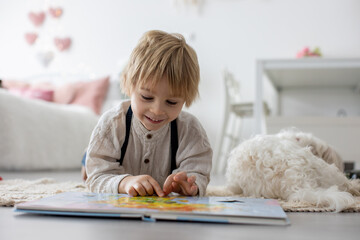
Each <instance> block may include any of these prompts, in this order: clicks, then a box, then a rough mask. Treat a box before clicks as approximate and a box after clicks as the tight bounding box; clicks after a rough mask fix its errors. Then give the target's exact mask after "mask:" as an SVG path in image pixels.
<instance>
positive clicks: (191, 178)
mask: <svg viewBox="0 0 360 240" xmlns="http://www.w3.org/2000/svg"><path fill="white" fill-rule="evenodd" d="M195 181H196V176H190V177H188V179H187V182H188V183H190V184H193V183H195Z"/></svg>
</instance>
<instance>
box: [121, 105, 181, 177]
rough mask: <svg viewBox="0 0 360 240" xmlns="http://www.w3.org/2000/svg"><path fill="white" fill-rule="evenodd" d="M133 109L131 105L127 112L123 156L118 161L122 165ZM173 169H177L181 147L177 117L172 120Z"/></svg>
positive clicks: (122, 147)
mask: <svg viewBox="0 0 360 240" xmlns="http://www.w3.org/2000/svg"><path fill="white" fill-rule="evenodd" d="M132 114H133V112H132V109H131V106H130V107H129V109H128V111H127V113H126V135H125V141H124V143H123V145H122V146H121V156H120V159H118V160H117V161H118V162H119V163H120V165H122V163H123V161H124V157H125V153H126V148H127V145H128V143H129V136H130V127H131V119H132ZM170 137H171V143H170V144H171V171H170V173H172V171H173V170H175V169H176V152H177V149H178V147H179V142H178V132H177V125H176V119H175V120H173V121H172V122H171V134H170Z"/></svg>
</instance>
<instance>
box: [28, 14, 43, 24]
mask: <svg viewBox="0 0 360 240" xmlns="http://www.w3.org/2000/svg"><path fill="white" fill-rule="evenodd" d="M29 19H30V21H31V22H32V23H33V24H34V25H35V26H37V27H38V26H40V25H41V24H43V22H44V20H45V13H44V12H39V13H34V12H30V13H29Z"/></svg>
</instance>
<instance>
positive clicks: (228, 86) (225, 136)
mask: <svg viewBox="0 0 360 240" xmlns="http://www.w3.org/2000/svg"><path fill="white" fill-rule="evenodd" d="M223 81H224V83H225V114H224V119H223V126H222V130H221V138H220V144H219V149H218V153H217V157H216V161H215V164H214V168H213V172H214V173H217V174H223V173H224V172H225V169H226V164H227V158H228V156H229V153H230V152H231V150H232V149H233V148H234V147H235V146H236V145H237V144H238V143H239V140H240V136H241V132H242V120H243V119H244V118H246V117H252V116H253V108H254V104H253V102H242V101H241V94H240V85H239V82H238V81H236V80H235V79H234V76H233V74H231V73H230V72H229V71H227V70H224V72H223ZM264 111H265V114H266V115H268V114H269V113H270V111H269V108H268V106H267V104H264Z"/></svg>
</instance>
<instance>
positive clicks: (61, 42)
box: [54, 38, 71, 52]
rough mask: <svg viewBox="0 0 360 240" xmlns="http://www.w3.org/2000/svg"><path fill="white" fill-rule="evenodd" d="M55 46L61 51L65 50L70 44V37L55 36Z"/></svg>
mask: <svg viewBox="0 0 360 240" xmlns="http://www.w3.org/2000/svg"><path fill="white" fill-rule="evenodd" d="M54 43H55V46H56V47H57V49H58V50H59V51H60V52H62V51H65V50H67V49H68V48H69V47H70V45H71V39H70V38H55V39H54Z"/></svg>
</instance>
